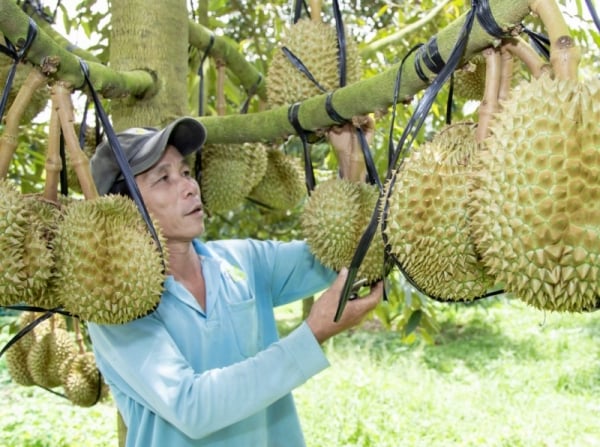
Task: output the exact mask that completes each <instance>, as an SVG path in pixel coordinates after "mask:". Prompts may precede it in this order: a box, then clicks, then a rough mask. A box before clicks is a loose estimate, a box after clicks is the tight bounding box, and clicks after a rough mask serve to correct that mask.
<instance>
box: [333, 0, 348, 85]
mask: <svg viewBox="0 0 600 447" xmlns="http://www.w3.org/2000/svg"><path fill="white" fill-rule="evenodd" d="M333 16H334V17H335V29H336V31H337V41H338V59H339V60H338V74H339V85H340V87H344V86H345V85H346V82H347V76H346V32H345V30H344V21H343V20H342V14H341V12H340V5H339V4H338V0H333Z"/></svg>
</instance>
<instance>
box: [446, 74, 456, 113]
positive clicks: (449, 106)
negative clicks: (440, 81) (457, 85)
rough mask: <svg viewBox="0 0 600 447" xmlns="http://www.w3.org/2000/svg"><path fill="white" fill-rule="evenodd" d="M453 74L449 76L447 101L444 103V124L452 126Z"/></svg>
mask: <svg viewBox="0 0 600 447" xmlns="http://www.w3.org/2000/svg"><path fill="white" fill-rule="evenodd" d="M453 98H454V73H452V74H451V75H450V85H449V87H448V101H447V102H446V124H452V109H453V108H454V101H453Z"/></svg>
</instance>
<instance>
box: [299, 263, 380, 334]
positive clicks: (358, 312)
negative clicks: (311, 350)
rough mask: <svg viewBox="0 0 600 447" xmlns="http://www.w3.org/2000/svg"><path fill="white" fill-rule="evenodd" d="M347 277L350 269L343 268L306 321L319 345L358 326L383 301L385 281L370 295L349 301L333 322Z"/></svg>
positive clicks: (375, 286)
mask: <svg viewBox="0 0 600 447" xmlns="http://www.w3.org/2000/svg"><path fill="white" fill-rule="evenodd" d="M347 277H348V269H346V268H343V269H342V270H341V271H340V273H339V275H338V277H337V278H336V280H335V282H334V283H333V284H332V286H331V287H330V288H329V289H327V290H326V291H325V292H323V294H322V295H321V297H320V298H319V299H318V300H317V301H315V303H314V304H313V306H312V309H311V311H310V314H309V315H308V318H307V319H306V323H307V324H308V326H309V327H310V329H311V330H312V332H313V334H314V335H315V338H316V339H317V341H318V342H319V343H323V342H324V341H325V340H327V339H328V338H331V337H333V336H334V335H337V334H339V333H340V332H343V331H345V330H346V329H349V328H351V327H354V326H356V325H358V324H359V323H360V322H361V321H362V320H363V318H364V317H365V316H366V315H367V314H368V313H369V312H370V311H371V310H373V309H374V308H375V306H377V304H378V303H379V301H380V300H381V296H382V295H383V281H379V282H377V283H376V284H375V285H373V286H372V287H371V291H370V292H369V294H368V295H366V296H364V297H361V298H358V299H355V300H349V301H347V302H346V307H345V308H344V312H342V315H341V317H340V319H339V320H338V321H337V322H335V321H333V320H334V317H335V313H336V312H337V308H338V303H339V300H340V296H341V294H342V290H343V289H344V283H345V281H346V278H347Z"/></svg>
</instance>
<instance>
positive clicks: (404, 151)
mask: <svg viewBox="0 0 600 447" xmlns="http://www.w3.org/2000/svg"><path fill="white" fill-rule="evenodd" d="M477 4H478V0H472V4H471V9H470V10H469V12H468V14H467V16H466V18H465V23H464V25H463V27H462V28H461V31H460V33H459V36H458V39H457V41H456V44H455V45H454V47H453V48H452V51H451V53H450V56H449V57H448V62H447V63H446V64H445V65H444V67H443V68H441V70H440V72H439V74H438V76H436V78H435V79H434V80H433V82H432V83H431V84H430V85H429V87H427V89H426V90H425V93H424V94H423V97H422V98H421V100H420V101H419V103H418V104H417V107H416V109H415V111H414V112H413V115H412V116H411V118H410V120H409V121H408V123H407V125H406V127H405V128H404V131H403V132H402V135H401V137H400V140H399V142H398V144H397V146H396V149H395V150H394V152H393V155H392V157H391V162H390V166H389V167H388V179H389V178H390V176H391V175H392V173H393V172H394V168H395V166H396V164H397V162H398V159H399V158H400V156H402V160H401V161H403V160H404V159H405V158H406V156H407V155H408V153H409V151H410V147H411V145H412V143H413V141H414V140H415V138H416V136H417V134H418V132H419V130H420V129H421V127H422V125H423V123H424V122H425V119H426V118H427V114H428V113H429V110H430V109H431V106H432V104H433V101H434V100H435V98H436V97H437V94H438V93H439V91H440V90H441V88H442V86H443V85H444V83H445V82H446V81H447V80H448V79H449V78H450V76H451V75H452V73H453V72H454V70H455V69H456V67H457V66H458V63H459V62H460V60H461V58H462V55H463V54H464V51H465V48H466V45H467V40H468V38H469V35H470V33H471V30H472V28H473V22H474V20H475V11H476V9H477ZM431 41H432V40H430V41H429V44H430V43H431ZM429 44H428V45H429ZM417 48H418V51H419V52H422V51H423V50H422V49H421V48H423V47H417ZM435 48H437V45H435ZM411 51H412V50H411ZM417 56H418V54H417ZM416 59H417V57H415V60H416ZM430 59H431V61H432V62H433V61H435V60H437V57H435V55H434V56H433V57H431V56H430ZM401 69H402V66H401V67H400V68H399V70H401ZM397 81H398V82H399V80H398V78H397ZM394 103H395V101H394ZM392 126H393V123H392ZM409 137H410V138H409ZM391 191H392V188H391V185H390V186H389V187H388V188H387V195H385V197H384V195H380V197H379V201H378V203H377V206H375V209H374V210H373V215H372V216H371V221H370V222H369V225H368V226H367V228H366V230H365V231H364V233H363V235H362V237H361V239H360V242H359V244H358V247H357V249H356V251H355V253H354V256H353V258H352V262H351V263H350V267H349V269H348V277H347V278H346V282H345V283H344V289H343V291H342V294H341V296H340V300H339V303H338V309H337V312H336V316H335V321H338V319H339V318H340V317H341V315H342V312H343V310H344V307H345V305H346V302H347V301H348V298H349V296H350V292H351V290H352V284H353V283H354V279H355V278H356V274H357V272H358V268H359V266H360V264H361V263H362V260H363V259H364V257H365V255H366V252H367V249H368V247H369V245H370V243H371V241H372V240H373V236H374V235H375V231H376V230H377V227H378V224H379V213H378V211H379V210H380V209H381V206H380V203H379V202H381V200H383V199H385V200H386V202H387V198H388V197H389V194H390V192H391ZM386 204H387V203H386ZM386 204H384V205H386ZM384 236H385V235H384ZM384 242H385V240H384ZM387 248H388V247H386V251H388V250H387ZM388 255H389V256H391V254H390V253H388ZM396 264H397V262H396Z"/></svg>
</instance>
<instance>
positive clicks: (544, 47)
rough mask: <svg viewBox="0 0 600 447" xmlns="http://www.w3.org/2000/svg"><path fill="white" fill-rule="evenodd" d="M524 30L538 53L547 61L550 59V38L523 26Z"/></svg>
mask: <svg viewBox="0 0 600 447" xmlns="http://www.w3.org/2000/svg"><path fill="white" fill-rule="evenodd" d="M523 32H524V33H525V34H527V36H528V37H529V42H531V46H532V47H533V49H534V50H535V51H537V53H538V54H539V55H540V56H542V57H543V58H544V59H545V60H546V61H549V60H550V39H548V37H547V36H545V35H544V34H540V33H536V32H535V31H533V30H531V29H529V28H527V27H526V26H524V27H523Z"/></svg>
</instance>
